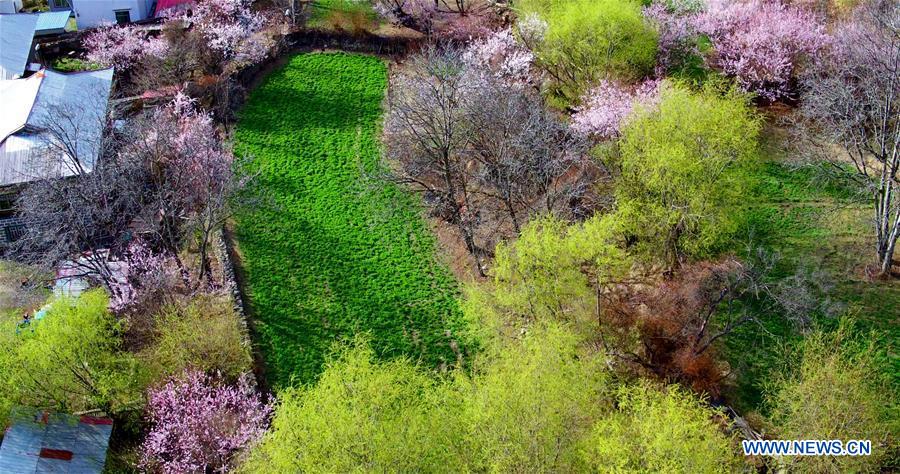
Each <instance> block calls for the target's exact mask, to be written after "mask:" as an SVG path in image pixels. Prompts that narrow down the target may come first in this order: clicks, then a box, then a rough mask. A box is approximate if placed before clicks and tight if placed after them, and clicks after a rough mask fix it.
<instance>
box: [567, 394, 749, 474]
mask: <svg viewBox="0 0 900 474" xmlns="http://www.w3.org/2000/svg"><path fill="white" fill-rule="evenodd" d="M617 408H618V409H617V410H616V411H615V412H614V413H613V414H612V415H608V416H605V417H604V418H602V419H601V420H600V421H599V422H598V423H597V424H596V425H595V426H594V429H593V432H592V433H591V435H590V436H589V437H588V438H587V439H586V440H585V442H584V444H583V446H584V447H583V451H582V455H583V457H584V458H585V461H586V462H587V463H588V464H589V465H590V469H591V471H592V472H691V473H729V472H740V471H739V460H738V458H737V457H736V456H735V454H734V452H733V451H732V447H731V440H730V439H729V438H728V437H727V436H725V435H724V434H723V433H722V432H721V431H720V430H719V427H718V426H716V424H715V423H714V422H713V419H712V418H713V416H714V415H715V414H716V412H715V411H713V410H710V409H709V408H707V407H706V404H705V403H704V401H703V400H701V399H698V398H697V397H696V396H695V395H693V394H692V393H691V392H688V391H686V390H684V389H681V388H679V387H678V386H677V385H673V386H670V387H668V388H666V389H664V390H660V389H657V388H654V387H651V386H650V385H649V384H641V385H637V386H634V387H623V388H622V389H620V391H619V395H618V397H617Z"/></svg>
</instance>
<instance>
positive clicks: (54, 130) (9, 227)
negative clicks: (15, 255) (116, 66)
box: [0, 68, 113, 243]
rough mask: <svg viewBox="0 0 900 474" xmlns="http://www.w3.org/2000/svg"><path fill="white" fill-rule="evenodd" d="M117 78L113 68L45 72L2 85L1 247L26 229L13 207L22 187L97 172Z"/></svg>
mask: <svg viewBox="0 0 900 474" xmlns="http://www.w3.org/2000/svg"><path fill="white" fill-rule="evenodd" d="M112 80H113V70H112V69H111V68H110V69H103V70H99V71H88V72H78V73H70V74H63V73H59V72H55V71H48V70H41V71H38V72H37V73H35V74H33V75H32V76H30V77H28V78H26V79H15V80H9V81H0V103H2V104H3V107H4V113H3V114H0V243H8V242H10V241H12V240H15V239H16V238H17V237H18V236H19V235H21V232H22V230H23V229H24V227H23V225H22V222H21V221H20V220H19V218H18V217H16V215H15V210H14V209H13V203H14V202H15V196H16V193H17V192H18V190H19V188H20V187H21V186H22V185H24V184H27V183H28V182H30V181H33V180H35V179H38V178H46V177H59V178H64V177H69V176H74V175H77V174H80V173H85V172H90V171H91V170H92V169H93V167H94V164H95V162H96V160H97V158H98V156H99V154H100V147H101V143H102V140H103V133H104V130H105V127H106V121H107V120H106V119H107V108H108V105H109V94H110V91H111V90H112ZM60 127H64V129H62V130H60ZM61 137H62V138H61ZM61 141H65V143H61Z"/></svg>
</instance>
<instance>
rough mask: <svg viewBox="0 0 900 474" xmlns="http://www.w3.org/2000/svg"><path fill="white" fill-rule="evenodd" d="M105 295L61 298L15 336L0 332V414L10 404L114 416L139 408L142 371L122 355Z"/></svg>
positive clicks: (10, 325) (11, 328)
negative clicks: (89, 411)
mask: <svg viewBox="0 0 900 474" xmlns="http://www.w3.org/2000/svg"><path fill="white" fill-rule="evenodd" d="M108 304H109V299H108V298H107V296H106V293H104V292H103V290H91V291H87V292H85V293H83V294H82V295H81V296H80V297H79V298H77V299H69V298H61V299H57V300H56V301H54V302H53V303H52V305H51V306H50V308H49V309H48V311H47V313H46V315H45V316H44V317H43V318H42V319H40V320H37V321H33V322H31V323H30V325H28V326H25V327H23V328H20V330H19V331H18V333H17V331H16V328H15V321H4V323H3V327H2V328H0V374H3V375H2V377H0V410H2V415H0V416H6V414H7V413H9V407H10V405H13V404H19V405H25V406H33V407H40V408H48V409H54V410H60V411H64V412H71V411H80V410H90V409H97V408H99V409H102V410H104V411H106V412H111V413H117V412H121V411H124V410H130V409H139V408H141V407H142V406H143V395H142V391H143V388H144V383H145V381H146V377H145V375H144V374H145V371H144V370H143V369H142V367H141V365H140V364H139V363H138V361H137V360H136V358H134V357H133V356H131V355H130V354H128V353H127V352H124V351H123V350H122V347H121V345H122V338H121V335H122V327H121V324H120V322H119V321H118V320H116V318H115V316H114V315H113V314H111V313H110V312H109V309H108Z"/></svg>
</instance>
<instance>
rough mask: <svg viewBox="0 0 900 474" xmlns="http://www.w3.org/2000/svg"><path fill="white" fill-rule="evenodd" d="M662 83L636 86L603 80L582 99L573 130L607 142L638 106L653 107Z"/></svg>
mask: <svg viewBox="0 0 900 474" xmlns="http://www.w3.org/2000/svg"><path fill="white" fill-rule="evenodd" d="M659 87H660V82H659V81H656V80H648V81H645V82H643V83H641V84H639V85H637V86H626V85H622V84H620V83H616V82H611V81H601V82H600V84H599V85H597V86H596V87H594V88H593V89H591V90H590V91H588V93H587V94H585V96H584V97H582V99H581V106H580V107H579V108H578V109H577V110H576V112H575V114H573V115H572V129H574V130H575V131H576V132H579V133H582V134H584V135H588V136H592V137H595V138H600V139H606V138H613V137H616V136H618V135H619V131H620V130H621V128H622V126H623V125H624V124H625V122H626V121H627V120H628V117H629V116H630V115H631V113H632V111H633V110H634V107H635V105H638V104H640V105H643V106H652V105H653V104H655V103H656V101H657V100H658V98H659Z"/></svg>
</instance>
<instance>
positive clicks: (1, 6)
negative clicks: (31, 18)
mask: <svg viewBox="0 0 900 474" xmlns="http://www.w3.org/2000/svg"><path fill="white" fill-rule="evenodd" d="M21 9H22V0H0V13H19V10H21Z"/></svg>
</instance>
